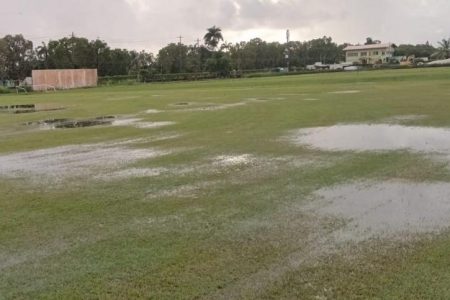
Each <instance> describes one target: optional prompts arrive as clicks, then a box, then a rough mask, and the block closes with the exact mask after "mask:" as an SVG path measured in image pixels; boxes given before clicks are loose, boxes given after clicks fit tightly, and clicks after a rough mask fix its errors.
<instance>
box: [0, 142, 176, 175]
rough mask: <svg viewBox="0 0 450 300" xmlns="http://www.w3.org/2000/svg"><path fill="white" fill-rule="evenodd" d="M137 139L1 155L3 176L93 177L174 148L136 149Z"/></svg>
mask: <svg viewBox="0 0 450 300" xmlns="http://www.w3.org/2000/svg"><path fill="white" fill-rule="evenodd" d="M133 144H134V141H132V140H130V141H125V142H122V143H120V142H118V143H99V144H84V145H68V146H61V147H55V148H49V149H40V150H34V151H28V152H18V153H14V154H6V155H0V178H1V177H8V178H30V179H33V180H35V181H36V182H44V183H45V182H46V181H52V182H59V181H61V180H63V179H67V178H71V177H79V176H81V177H86V178H90V176H92V175H93V174H110V173H111V171H113V170H117V169H122V168H123V167H124V166H127V165H128V164H132V163H135V162H137V161H139V160H142V159H149V158H154V157H158V156H162V155H167V154H169V153H170V151H163V150H160V149H154V148H150V149H142V148H133V147H132V145H133Z"/></svg>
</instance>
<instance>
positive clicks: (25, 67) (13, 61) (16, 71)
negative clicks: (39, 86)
mask: <svg viewBox="0 0 450 300" xmlns="http://www.w3.org/2000/svg"><path fill="white" fill-rule="evenodd" d="M2 44H3V46H2V48H3V50H2V52H3V54H1V55H0V56H1V57H3V60H4V63H3V64H4V65H3V72H4V73H6V77H8V78H9V79H24V78H25V77H27V76H30V75H31V70H32V68H33V58H34V51H33V42H31V41H29V40H27V39H25V38H24V37H23V35H21V34H18V35H15V36H12V35H7V36H5V37H4V38H3V42H2Z"/></svg>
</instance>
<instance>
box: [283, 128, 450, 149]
mask: <svg viewBox="0 0 450 300" xmlns="http://www.w3.org/2000/svg"><path fill="white" fill-rule="evenodd" d="M290 139H291V141H292V142H293V143H295V144H297V145H300V146H306V147H311V148H315V149H320V150H326V151H393V150H408V151H412V152H419V153H420V152H426V153H446V154H450V129H449V128H433V127H409V126H402V125H389V124H374V125H366V124H355V125H336V126H331V127H318V128H306V129H300V130H298V131H296V132H294V133H293V135H291V138H290Z"/></svg>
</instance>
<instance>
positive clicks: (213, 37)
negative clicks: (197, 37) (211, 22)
mask: <svg viewBox="0 0 450 300" xmlns="http://www.w3.org/2000/svg"><path fill="white" fill-rule="evenodd" d="M203 40H204V41H205V45H206V46H207V47H208V48H209V49H210V50H212V51H214V50H215V49H216V48H217V46H218V45H219V43H220V41H223V36H222V29H220V27H216V26H213V27H211V28H208V29H207V32H206V34H205V36H204V37H203Z"/></svg>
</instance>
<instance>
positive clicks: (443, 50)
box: [433, 39, 450, 59]
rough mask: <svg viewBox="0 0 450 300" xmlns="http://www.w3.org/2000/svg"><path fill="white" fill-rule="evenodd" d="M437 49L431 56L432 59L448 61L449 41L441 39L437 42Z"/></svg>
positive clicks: (449, 52) (449, 55) (449, 54)
mask: <svg viewBox="0 0 450 300" xmlns="http://www.w3.org/2000/svg"><path fill="white" fill-rule="evenodd" d="M438 44H439V48H438V49H437V52H436V53H434V54H433V58H437V59H448V58H450V39H443V40H442V41H440V42H438Z"/></svg>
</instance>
